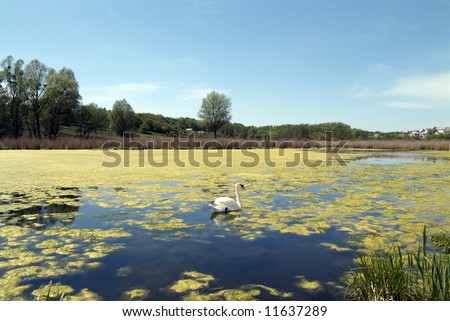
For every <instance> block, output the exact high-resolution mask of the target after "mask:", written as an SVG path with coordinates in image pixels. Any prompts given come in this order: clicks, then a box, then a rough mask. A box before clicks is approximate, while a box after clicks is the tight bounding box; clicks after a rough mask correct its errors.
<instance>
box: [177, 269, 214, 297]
mask: <svg viewBox="0 0 450 321" xmlns="http://www.w3.org/2000/svg"><path fill="white" fill-rule="evenodd" d="M182 276H183V277H185V278H184V279H181V280H178V281H177V282H175V284H173V285H172V286H171V287H170V288H169V289H170V290H171V291H173V292H176V293H184V292H188V291H196V290H199V289H202V288H206V287H208V286H209V282H212V281H214V277H213V276H212V275H209V274H203V273H200V272H196V271H187V272H183V274H182Z"/></svg>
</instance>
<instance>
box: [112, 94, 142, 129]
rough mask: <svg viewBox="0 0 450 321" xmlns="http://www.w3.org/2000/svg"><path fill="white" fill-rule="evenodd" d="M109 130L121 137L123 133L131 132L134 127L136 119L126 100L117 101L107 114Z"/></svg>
mask: <svg viewBox="0 0 450 321" xmlns="http://www.w3.org/2000/svg"><path fill="white" fill-rule="evenodd" d="M109 120H110V124H109V128H110V130H111V132H113V133H114V134H116V135H118V136H122V135H123V133H124V132H131V131H132V130H133V129H134V128H135V125H136V122H137V117H136V114H135V113H134V110H133V108H132V107H131V105H130V104H129V103H128V102H127V101H126V99H122V100H117V101H116V102H115V103H114V106H113V108H112V110H111V112H110V113H109Z"/></svg>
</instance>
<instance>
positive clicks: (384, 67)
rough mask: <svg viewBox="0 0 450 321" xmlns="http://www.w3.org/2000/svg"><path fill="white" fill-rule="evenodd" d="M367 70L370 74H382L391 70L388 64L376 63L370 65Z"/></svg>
mask: <svg viewBox="0 0 450 321" xmlns="http://www.w3.org/2000/svg"><path fill="white" fill-rule="evenodd" d="M369 70H370V72H372V73H383V72H389V71H391V70H392V66H391V65H390V64H385V63H381V62H378V63H376V64H372V65H370V66H369Z"/></svg>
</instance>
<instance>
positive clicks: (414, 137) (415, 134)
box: [409, 131, 420, 139]
mask: <svg viewBox="0 0 450 321" xmlns="http://www.w3.org/2000/svg"><path fill="white" fill-rule="evenodd" d="M409 137H411V138H413V139H419V138H420V133H419V132H416V131H414V132H410V133H409Z"/></svg>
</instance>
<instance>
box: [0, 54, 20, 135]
mask: <svg viewBox="0 0 450 321" xmlns="http://www.w3.org/2000/svg"><path fill="white" fill-rule="evenodd" d="M23 64H24V61H23V60H21V59H19V60H17V61H14V58H13V57H12V56H8V57H7V58H6V59H5V60H3V61H2V63H1V66H2V67H3V70H1V71H0V87H1V89H2V94H3V95H4V97H3V104H4V106H3V107H4V108H6V109H7V111H6V114H7V117H8V118H9V126H8V127H9V128H10V129H9V130H8V131H9V136H12V137H14V138H18V137H20V136H22V130H23V120H22V114H23V102H24V99H25V88H26V86H25V81H24V72H23V68H22V67H23Z"/></svg>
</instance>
